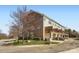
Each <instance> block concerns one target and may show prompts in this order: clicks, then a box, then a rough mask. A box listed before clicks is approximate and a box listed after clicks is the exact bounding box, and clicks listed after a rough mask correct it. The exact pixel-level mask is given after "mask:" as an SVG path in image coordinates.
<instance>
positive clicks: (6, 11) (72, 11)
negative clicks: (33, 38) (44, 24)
mask: <svg viewBox="0 0 79 59" xmlns="http://www.w3.org/2000/svg"><path fill="white" fill-rule="evenodd" d="M17 7H22V6H21V5H20V6H16V5H14V6H12V5H11V6H8V5H7V6H5V5H4V6H0V29H1V30H2V32H4V33H8V31H9V26H10V24H11V22H12V21H13V19H12V18H11V17H10V14H11V13H12V12H13V11H16V9H17ZM27 9H29V10H30V9H32V10H34V11H38V12H40V13H43V14H45V15H47V16H48V17H50V18H52V19H53V20H55V21H57V22H59V23H60V24H61V25H63V26H65V27H68V28H71V29H75V30H77V31H79V6H73V5H72V6H54V5H51V6H47V5H45V6H42V5H41V6H38V5H37V6H31V5H30V6H27Z"/></svg>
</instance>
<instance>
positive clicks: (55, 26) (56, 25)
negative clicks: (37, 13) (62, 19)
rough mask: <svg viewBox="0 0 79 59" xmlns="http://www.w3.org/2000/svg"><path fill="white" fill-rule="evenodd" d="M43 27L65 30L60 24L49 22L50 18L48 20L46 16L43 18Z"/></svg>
mask: <svg viewBox="0 0 79 59" xmlns="http://www.w3.org/2000/svg"><path fill="white" fill-rule="evenodd" d="M49 22H50V23H49ZM43 26H44V27H47V26H52V27H53V28H58V29H62V30H64V29H65V28H63V27H62V26H60V25H59V24H58V23H56V22H53V21H51V20H49V18H47V17H46V16H43Z"/></svg>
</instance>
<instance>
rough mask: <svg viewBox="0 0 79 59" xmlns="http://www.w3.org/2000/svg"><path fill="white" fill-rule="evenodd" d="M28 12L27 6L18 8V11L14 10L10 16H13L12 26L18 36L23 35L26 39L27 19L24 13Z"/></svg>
mask: <svg viewBox="0 0 79 59" xmlns="http://www.w3.org/2000/svg"><path fill="white" fill-rule="evenodd" d="M26 12H27V7H26V6H23V8H17V11H15V12H13V13H12V14H11V15H10V16H11V18H13V20H14V21H13V22H12V28H14V29H16V31H17V36H18V38H19V37H20V36H21V37H22V38H23V40H24V34H25V30H24V29H25V20H24V14H25V13H26Z"/></svg>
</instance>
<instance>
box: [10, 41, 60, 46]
mask: <svg viewBox="0 0 79 59" xmlns="http://www.w3.org/2000/svg"><path fill="white" fill-rule="evenodd" d="M58 43H59V42H51V44H58ZM41 44H50V42H49V41H43V40H24V41H23V40H16V41H13V43H11V45H41Z"/></svg>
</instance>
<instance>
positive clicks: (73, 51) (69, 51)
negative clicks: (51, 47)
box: [59, 48, 79, 53]
mask: <svg viewBox="0 0 79 59" xmlns="http://www.w3.org/2000/svg"><path fill="white" fill-rule="evenodd" d="M59 53H79V48H75V49H71V50H68V51H63V52H59Z"/></svg>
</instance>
